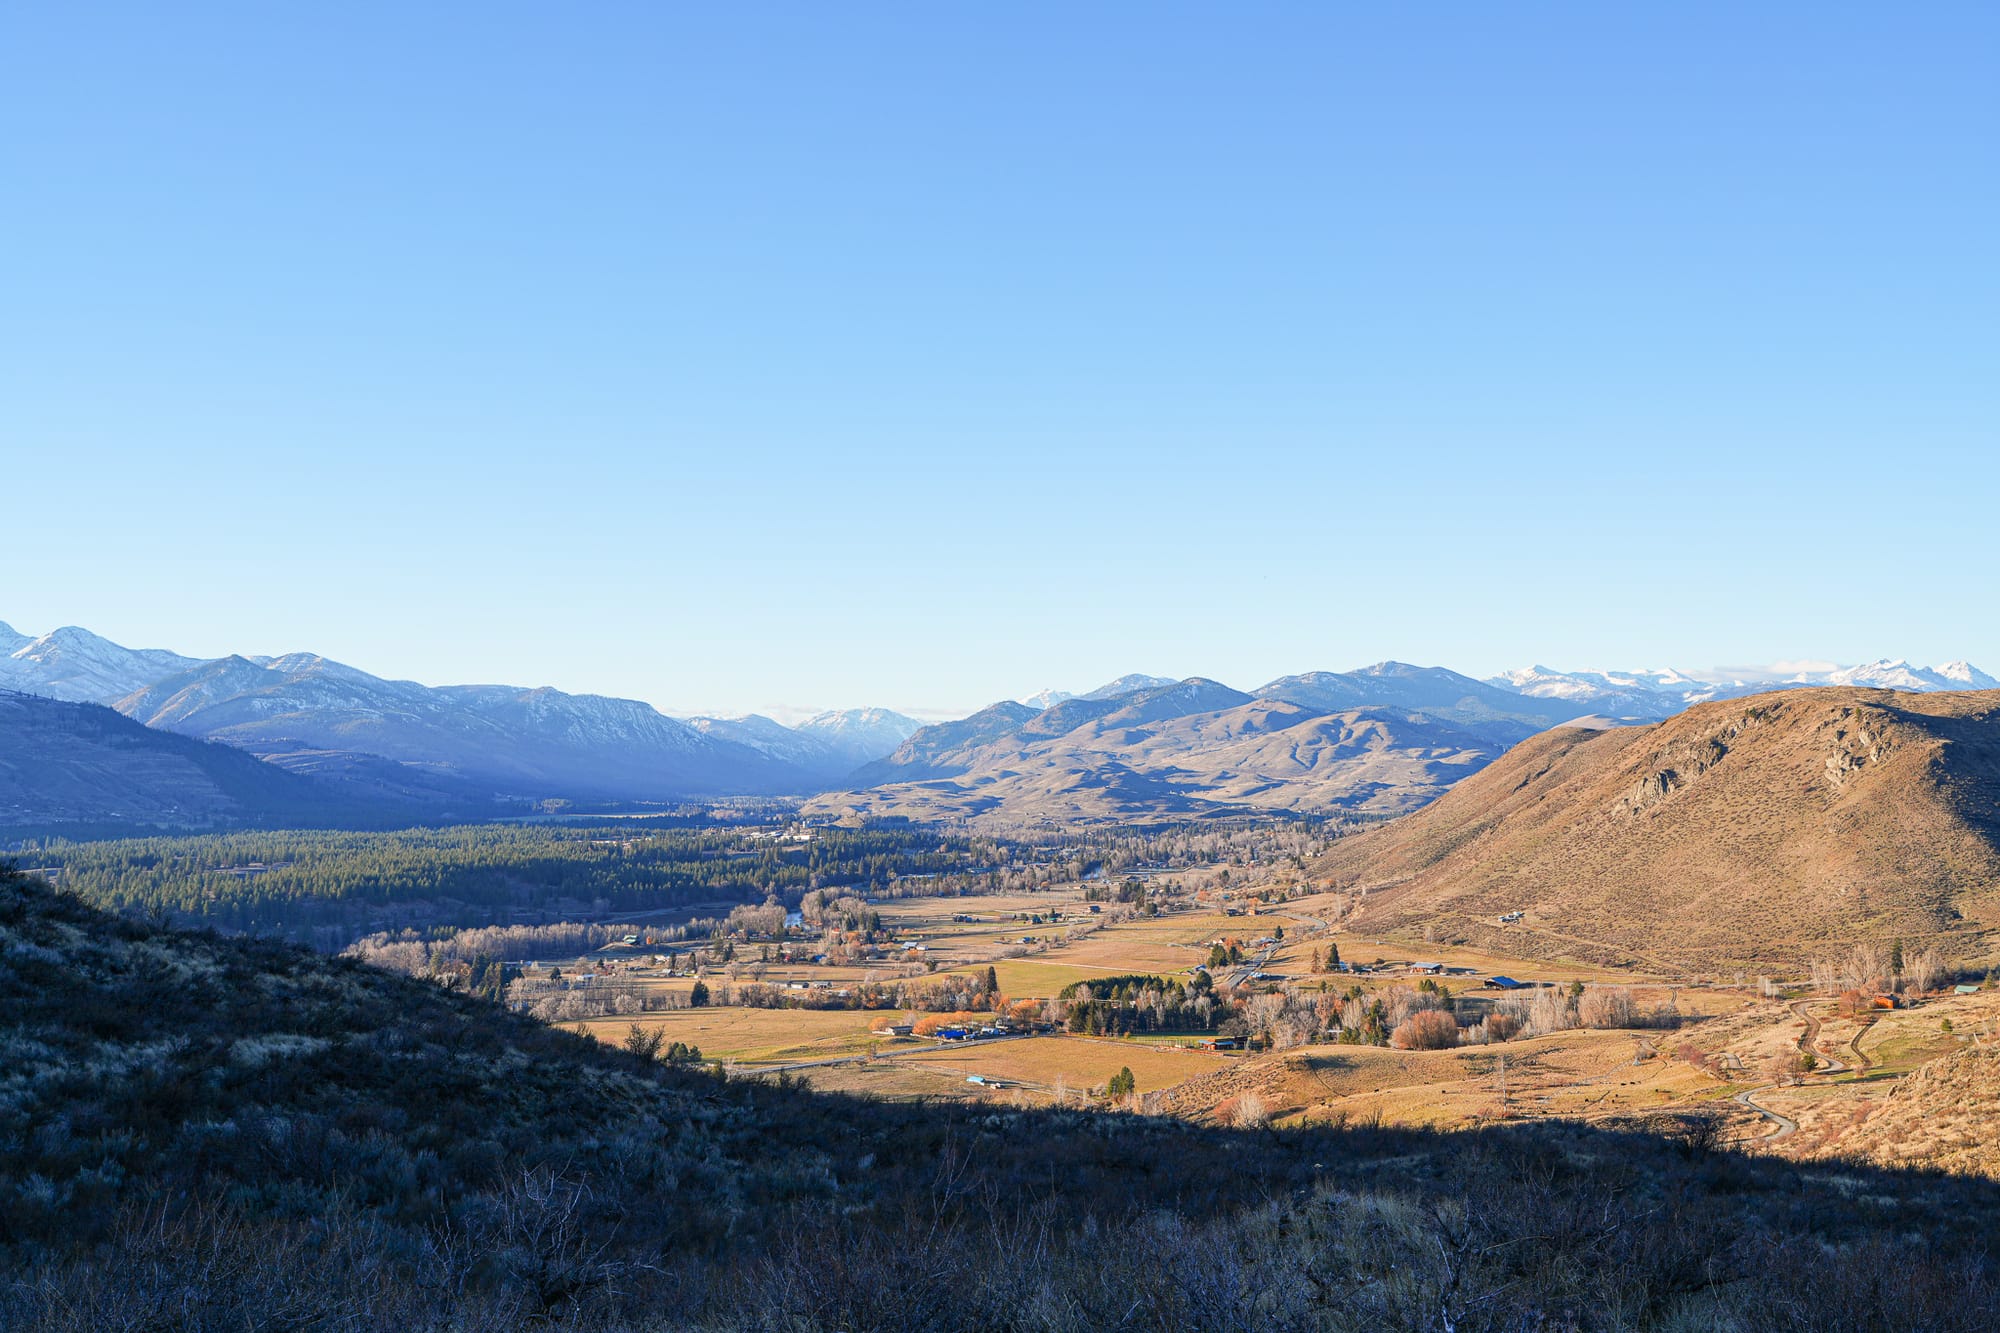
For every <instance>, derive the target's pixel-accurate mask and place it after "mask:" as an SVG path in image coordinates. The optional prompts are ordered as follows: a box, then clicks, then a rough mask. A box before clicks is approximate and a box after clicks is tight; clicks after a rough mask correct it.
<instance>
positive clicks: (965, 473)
mask: <svg viewBox="0 0 2000 1333" xmlns="http://www.w3.org/2000/svg"><path fill="white" fill-rule="evenodd" d="M418 8H420V7H416V6H379V7H377V6H369V5H363V4H353V5H343V6H337V7H333V6H327V7H319V9H318V11H317V12H306V11H305V9H304V8H303V7H283V8H280V7H273V6H266V5H242V6H207V5H199V4H190V5H180V6H132V7H130V8H120V7H117V6H108V5H106V6H38V7H32V10H31V8H30V7H25V6H22V7H15V8H14V9H13V10H11V11H9V12H8V14H6V15H5V16H4V17H0V177H4V179H5V180H6V181H7V182H8V183H9V188H8V200H7V206H6V211H5V215H4V216H5V222H4V230H3V231H0V234H4V236H5V238H6V240H5V244H4V246H0V293H4V295H0V494H4V497H5V512H6V514H7V526H8V530H9V531H8V540H7V541H6V543H5V546H4V551H0V619H5V620H7V621H10V622H12V623H13V624H15V625H16V626H17V627H19V628H21V629H23V630H27V631H30V632H35V631H41V630H46V629H49V628H52V627H54V626H56V625H58V624H64V623H81V624H85V625H88V626H90V627H91V628H94V629H97V630H99V631H100V632H102V633H105V634H108V635H110V636H111V637H113V638H116V639H119V640H120V641H122V642H126V643H133V644H141V645H160V646H171V647H175V648H177V649H180V650H181V651H184V652H190V653H197V654H216V653H222V652H228V651H244V652H283V651H289V650H294V649H309V650H313V651H318V652H323V653H325V654H327V655H329V656H333V657H338V658H341V659H343V660H347V661H350V662H353V663H354V664H356V665H358V666H362V667H365V668H367V669H370V670H374V671H378V672H381V673H384V674H393V675H403V676H410V677H414V678H417V679H420V680H426V681H430V682H445V681H463V680H496V679H497V680H505V681H510V682H519V683H526V684H544V683H547V684H555V685H559V686H561V687H564V688H568V689H576V690H597V691H602V692H609V693H616V694H623V695H631V696H636V697H641V698H646V699H650V700H653V701H654V702H656V703H658V704H660V705H661V706H663V707H666V708H669V709H672V710H677V711H679V710H693V709H714V710H743V709H751V708H761V709H779V708H809V707H814V706H820V705H829V706H830V705H846V704H859V703H883V704H889V705H892V706H901V707H905V708H912V709H924V710H945V711H949V710H959V709H965V708H970V707H973V706H976V705H979V704H982V703H985V702H987V701H989V700H991V699H993V698H997V697H1001V696H1006V695H1016V694H1022V693H1025V692H1027V691H1030V690H1033V689H1036V688H1039V687H1041V686H1044V685H1055V686H1059V687H1067V688H1070V689H1081V688H1087V687H1089V686H1091V685H1093V684H1096V683H1098V682H1100V681H1101V680H1103V679H1106V678H1108V677H1110V676H1113V675H1117V674H1120V673H1122V672H1125V671H1131V670H1144V671H1150V672H1158V673H1165V674H1175V675H1180V674H1190V673H1200V674H1204V675H1212V676H1216V677H1218V678H1220V679H1223V680H1227V681H1229V682H1231V683H1234V684H1237V685H1239V686H1246V687H1247V686H1250V685H1253V684H1256V683H1259V682H1261V681H1262V680H1265V679H1268V678H1270V677H1272V676H1275V675H1278V674H1281V673H1286V672H1291V671H1299V670H1307V669H1315V668H1330V669H1340V668H1346V667H1351V666H1356V665H1360V664H1362V663H1366V662H1370V661H1374V660H1378V659H1381V658H1387V657H1395V658H1401V659H1403V660H1410V661H1418V662H1425V663H1441V664H1446V665H1451V666H1454V667H1457V668H1459V669H1461V670H1467V671H1472V672H1475V673H1479V674H1485V673H1487V672H1490V671H1495V670H1499V669H1501V668H1504V667H1509V666H1516V665H1523V664H1526V663H1528V662H1531V661H1542V662H1547V663H1549V664H1551V665H1555V666H1559V667H1560V666H1569V667H1578V666H1640V665H1665V664H1674V665H1678V666H1681V667H1684V668H1700V667H1707V666H1712V665H1716V664H1729V663H1758V662H1768V661H1772V660H1776V659H1793V658H1818V659H1826V660H1834V661H1843V662H1847V661H1855V660H1861V659H1865V658H1870V657H1874V656H1877V655H1882V654H1888V655H1893V656H1900V655H1908V656H1911V657H1914V658H1917V659H1919V660H1923V661H1934V660H1942V659H1944V658H1948V657H1959V656H1969V657H1971V658H1972V659H1973V660H1974V661H1977V662H1982V663H1983V664H1984V665H1986V666H1987V667H1988V669H1992V670H2000V625H1996V619H1995V617H1994V615H1993V601H1994V597H1993V592H1992V586H1993V572H1994V559H1993V546H1992V542H1991V537H1990V533H1991V530H1992V514H1993V510H1994V503H1995V500H1996V498H2000V462H1996V451H1995V444H1996V422H2000V334H1996V319H1995V315H1996V311H2000V261H1996V255H2000V246H1996V243H1995V238H1996V237H2000V133H1996V129H2000V81H1996V80H1995V79H1994V78H1993V77H1992V71H1993V69H1994V68H1995V67H1996V63H2000V10H1996V9H1995V8H1994V7H1992V6H1990V5H1972V4H1967V5H1949V4H1938V5H1926V6H1921V7H1914V8H1912V7H1892V6H1882V5H1870V6H1859V5H1857V6H1837V5H1824V4H1816V5H1810V6H1807V5H1797V6H1791V5H1764V6H1756V7H1754V8H1753V7H1747V6H1730V5H1684V6H1673V7H1666V6H1660V7H1650V8H1649V9H1647V10H1646V11H1645V12H1641V9H1640V7H1636V6H1603V5H1576V6H1565V5H1536V6H1505V7H1502V6H1489V5H1470V4H1468V5H1458V6H1454V5H1430V6H1421V7H1419V6H1400V7H1390V6H1358V5H1357V6H1335V5H1304V4H1301V5H1296V6H1255V5H1235V6H1220V5H1173V4H1133V5H1115V4H1102V5H1089V6H1080V5H1070V4H1062V5H1058V4H1050V5H1034V4H1019V5H1006V6H999V5H992V6H969V5H965V6H898V7H892V6H877V5H866V4H855V5H839V6H834V5H800V6H795V7H794V6H768V5H743V6H736V5H729V6H680V7H670V6H660V5H631V6H617V5H599V6H592V7H588V8H587V9H586V10H575V9H572V10H568V11H561V10H559V9H558V8H557V7H550V6H530V5H508V4H482V5H479V6H470V5H467V6H458V7H453V6H446V5H439V6H427V7H421V8H423V9H424V10H425V11H426V12H424V13H416V12H412V11H414V10H416V9H418Z"/></svg>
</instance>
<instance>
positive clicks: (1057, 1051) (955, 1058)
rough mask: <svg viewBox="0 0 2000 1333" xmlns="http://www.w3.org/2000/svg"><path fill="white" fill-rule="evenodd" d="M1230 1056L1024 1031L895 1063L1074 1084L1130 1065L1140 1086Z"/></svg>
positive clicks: (1201, 1069)
mask: <svg viewBox="0 0 2000 1333" xmlns="http://www.w3.org/2000/svg"><path fill="white" fill-rule="evenodd" d="M1232 1062H1233V1057H1230V1056H1226V1055H1217V1054H1215V1053H1214V1052H1212V1051H1191V1050H1178V1049H1174V1048H1172V1047H1161V1046H1158V1045H1153V1044H1149V1043H1143V1042H1129V1041H1115V1040H1094V1039H1091V1038H1085V1037H1028V1038H1023V1039H1020V1040H1015V1041H994V1042H967V1043H954V1044H952V1045H949V1046H943V1047H940V1048H938V1049H936V1050H932V1051H923V1052H919V1053H917V1054H914V1055H909V1056H904V1057H899V1058H898V1059H897V1060H896V1061H895V1062H894V1063H897V1064H909V1065H917V1066H922V1067H926V1068H930V1069H939V1070H951V1071H953V1072H955V1073H956V1074H958V1075H959V1077H960V1078H963V1077H964V1075H966V1074H982V1075H985V1076H986V1077H988V1078H1000V1079H1005V1080H1008V1081H1010V1082H1022V1083H1028V1084H1033V1085H1036V1086H1038V1087H1041V1088H1049V1087H1052V1086H1054V1084H1055V1082H1056V1080H1058V1079H1061V1080H1062V1081H1063V1082H1064V1083H1065V1084H1066V1085H1067V1086H1068V1087H1070V1088H1074V1089H1079V1090H1080V1089H1085V1088H1094V1087H1096V1086H1098V1085H1100V1084H1102V1083H1105V1082H1108V1081H1109V1080H1110V1078H1111V1076H1112V1075H1113V1074H1116V1073H1117V1072H1118V1071H1119V1070H1120V1069H1124V1068H1129V1069H1131V1071H1132V1075H1133V1077H1134V1078H1136V1079H1137V1080H1138V1081H1139V1090H1140V1091H1141V1092H1150V1091H1154V1090H1156V1089H1160V1088H1165V1087H1169V1086H1171V1085H1173V1084H1175V1083H1179V1082H1182V1081H1184V1080H1186V1079H1190V1078H1193V1077H1195V1076H1196V1075H1198V1074H1206V1073H1209V1072H1211V1071H1213V1070H1217V1069H1221V1068H1224V1067H1226V1066H1228V1065H1229V1064H1231V1063H1232Z"/></svg>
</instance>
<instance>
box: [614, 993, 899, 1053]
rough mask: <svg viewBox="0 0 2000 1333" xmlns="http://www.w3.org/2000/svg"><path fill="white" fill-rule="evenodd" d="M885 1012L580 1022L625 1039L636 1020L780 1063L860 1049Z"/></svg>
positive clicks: (673, 1014) (721, 1011)
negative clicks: (876, 1021) (872, 1026)
mask: <svg viewBox="0 0 2000 1333" xmlns="http://www.w3.org/2000/svg"><path fill="white" fill-rule="evenodd" d="M882 1016H883V1015H882V1014H881V1013H880V1012H869V1011H867V1010H861V1009H733V1008H732V1009H725V1008H719V1007H713V1006H711V1007H707V1008H702V1009H672V1010H668V1011H667V1012H665V1013H652V1014H637V1015H634V1016H632V1017H621V1018H597V1019H590V1020H587V1021H585V1022H584V1023H582V1024H581V1025H580V1026H581V1027H582V1028H583V1030H584V1031H585V1032H587V1033H589V1034H590V1035H591V1036H593V1037H595V1038H597V1039H598V1040H599V1041H601V1042H605V1043H607V1044H609V1045H613V1046H615V1045H617V1044H619V1043H620V1042H622V1041H624V1040H625V1034H626V1033H627V1032H628V1031H630V1030H631V1027H632V1025H633V1024H634V1023H636V1024H638V1025H639V1026H640V1027H641V1028H643V1029H646V1030H648V1031H654V1030H657V1031H660V1032H663V1033H665V1034H666V1040H667V1041H668V1042H669V1043H672V1042H676V1041H679V1042H686V1043H687V1044H688V1045H690V1046H699V1047H700V1048H701V1053H702V1056H703V1058H705V1059H711V1060H735V1061H740V1062H742V1063H745V1064H781V1063H784V1062H786V1061H792V1060H824V1059H831V1058H833V1057H836V1056H843V1055H858V1054H861V1053H863V1052H865V1051H866V1050H867V1049H868V1048H869V1047H870V1046H871V1045H873V1044H875V1043H877V1042H881V1043H882V1044H883V1046H884V1047H885V1049H886V1048H887V1047H889V1046H892V1045H895V1044H897V1043H893V1042H890V1041H888V1040H887V1039H885V1038H880V1037H877V1036H875V1035H874V1034H873V1033H871V1032H870V1031H869V1025H870V1024H871V1023H873V1022H875V1020H877V1019H879V1018H881V1017H882Z"/></svg>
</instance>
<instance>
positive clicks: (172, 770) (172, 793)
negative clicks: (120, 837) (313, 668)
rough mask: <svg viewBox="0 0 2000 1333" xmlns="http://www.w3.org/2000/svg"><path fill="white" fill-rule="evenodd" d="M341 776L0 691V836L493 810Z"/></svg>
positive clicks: (348, 822) (304, 823)
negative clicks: (327, 776)
mask: <svg viewBox="0 0 2000 1333" xmlns="http://www.w3.org/2000/svg"><path fill="white" fill-rule="evenodd" d="M373 767H374V768H375V769H377V770H388V771H375V772H370V771H369V769H370V765H368V764H367V763H365V762H360V763H356V764H355V765H352V766H350V768H349V770H348V771H347V772H346V773H344V774H342V775H339V776H338V777H336V778H334V779H333V780H322V779H320V778H316V777H314V776H310V775H304V774H299V773H293V772H288V771H286V770H285V769H284V768H281V767H277V766H274V765H271V764H266V763H260V762H258V760H257V758H256V756H254V755H249V754H245V753H244V752H243V751H241V750H235V749H231V748H230V747H228V746H226V745H213V744H209V743H206V742H203V741H198V740H193V739H191V738H189V737H186V736H176V735H173V734H172V733H170V732H164V731H155V730H153V729H151V728H149V727H143V726H140V725H139V724H138V723H137V722H134V721H132V720H131V719H130V718H128V717H124V716H121V715H120V714H118V713H116V712H113V711H112V710H111V709H109V708H105V707H102V706H100V705H97V704H88V703H73V702H70V701H69V700H66V699H49V698H43V697H41V696H38V695H28V694H15V693H11V692H6V691H0V833H4V834H6V835H7V836H8V837H9V838H10V839H11V838H14V837H24V836H48V835H61V834H72V835H78V836H89V835H93V834H96V833H102V832H111V831H120V830H134V829H144V828H170V829H198V830H206V829H224V828H246V827H258V826H263V827H278V826H288V827H294V828H311V827H330V826H333V827H346V828H368V827H378V826H379V827H388V826H393V825H397V824H407V823H409V822H411V821H412V820H415V819H420V818H424V817H427V816H428V817H436V818H440V819H465V820H471V819H483V818H490V817H492V816H493V815H496V814H500V813H503V812H502V810H501V809H499V808H498V807H496V806H494V805H492V804H490V803H483V802H481V801H479V800H478V799H476V798H473V797H469V796H467V795H466V794H465V793H463V792H453V791H449V790H446V789H444V788H442V787H440V786H437V785H435V784H433V785H430V786H426V785H425V784H423V783H422V782H421V781H417V780H407V779H404V778H402V777H400V776H399V775H397V774H396V773H395V772H394V770H395V769H396V766H395V765H390V764H386V763H383V762H381V761H376V763H375V764H374V765H373Z"/></svg>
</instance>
